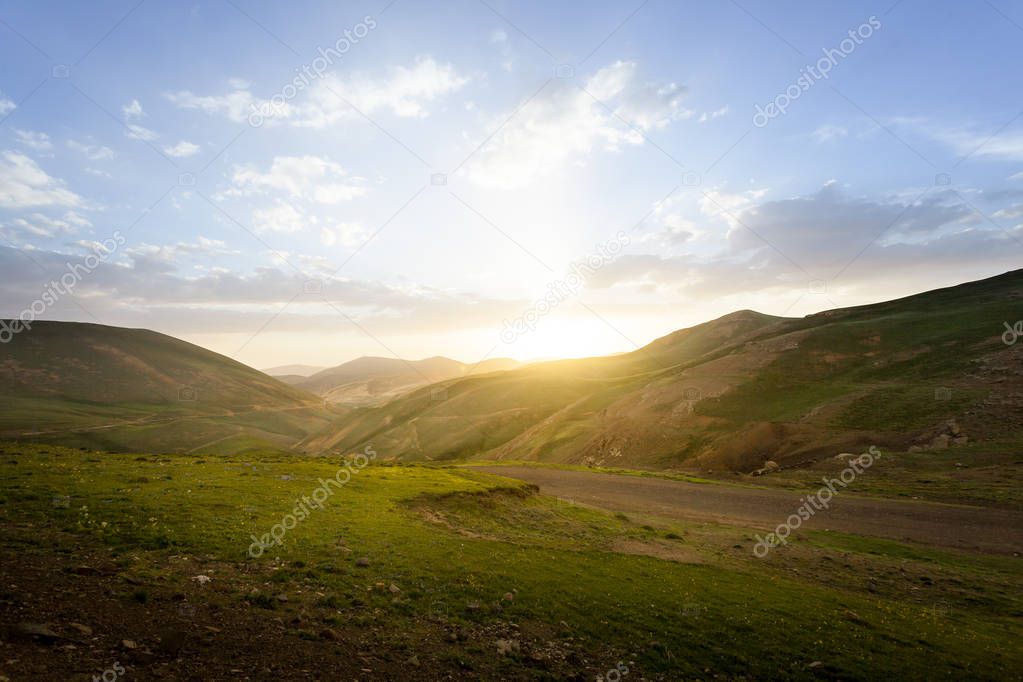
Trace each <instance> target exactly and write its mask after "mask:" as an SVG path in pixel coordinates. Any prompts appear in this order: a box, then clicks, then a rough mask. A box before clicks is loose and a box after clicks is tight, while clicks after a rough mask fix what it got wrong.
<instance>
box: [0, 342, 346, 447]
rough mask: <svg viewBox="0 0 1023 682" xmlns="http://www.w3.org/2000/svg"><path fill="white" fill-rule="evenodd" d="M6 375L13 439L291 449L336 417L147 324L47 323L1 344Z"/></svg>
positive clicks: (1, 426) (1, 400)
mask: <svg viewBox="0 0 1023 682" xmlns="http://www.w3.org/2000/svg"><path fill="white" fill-rule="evenodd" d="M0 381H2V382H3V385H4V390H3V392H2V395H0V411H2V416H0V434H2V435H3V436H5V437H31V438H34V439H40V440H46V441H53V442H62V443H82V444H87V445H95V446H102V447H105V448H108V449H122V448H135V449H139V448H142V449H153V448H157V447H159V448H162V449H167V450H169V451H183V450H189V449H192V448H195V447H197V446H201V445H203V444H204V443H207V442H210V441H217V442H220V443H223V444H224V445H223V449H228V450H230V449H246V448H248V447H274V448H282V447H283V448H287V447H290V445H292V444H293V443H294V442H295V441H296V440H299V439H301V438H304V437H307V436H309V435H310V434H312V433H314V432H315V431H317V430H319V429H321V428H323V427H324V426H326V423H327V419H328V418H329V417H330V415H329V413H327V412H325V411H324V410H323V408H322V401H320V400H318V399H317V398H316V397H315V396H312V395H310V394H308V393H305V392H304V391H301V390H299V389H296V388H293V387H290V386H287V385H286V384H283V383H281V382H280V381H277V380H276V379H273V378H271V377H269V376H267V375H265V374H263V373H262V372H258V371H256V370H254V369H252V368H250V367H247V366H245V365H243V364H241V363H239V362H236V361H234V360H231V359H230V358H227V357H224V356H222V355H218V354H216V353H213V352H211V351H208V350H205V349H203V348H200V347H198V346H195V345H192V344H190V343H186V342H184V341H181V340H179V339H175V338H172V337H170V336H165V335H163V334H158V333H156V332H152V331H148V330H144V329H122V328H119V327H108V326H103V325H96V324H82V323H75V322H37V323H35V324H33V326H32V329H31V330H30V331H24V332H22V333H20V334H18V335H16V336H15V337H14V338H13V339H12V340H11V342H10V343H7V344H4V345H3V346H2V347H0ZM185 425H187V428H183V426H185ZM232 442H233V444H234V445H237V446H238V447H237V448H232Z"/></svg>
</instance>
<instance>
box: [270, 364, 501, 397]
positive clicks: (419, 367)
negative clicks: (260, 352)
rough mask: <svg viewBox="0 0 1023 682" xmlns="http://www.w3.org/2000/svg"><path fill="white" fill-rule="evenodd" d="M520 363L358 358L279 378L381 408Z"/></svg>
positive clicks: (311, 389) (323, 392) (320, 392)
mask: <svg viewBox="0 0 1023 682" xmlns="http://www.w3.org/2000/svg"><path fill="white" fill-rule="evenodd" d="M519 364H520V363H519V362H517V361H515V360H511V359H509V358H494V359H491V360H484V361H483V362H480V363H478V364H475V365H470V364H465V363H462V362H458V361H457V360H452V359H450V358H445V357H432V358H426V359H425V360H414V361H407V360H399V359H397V358H380V357H361V358H358V359H356V360H352V361H351V362H346V363H344V364H343V365H338V366H337V367H331V368H329V369H324V370H321V371H319V372H316V373H315V374H312V375H311V376H296V373H289V374H288V375H285V376H280V377H278V378H279V379H280V380H281V381H283V382H285V383H287V384H290V385H292V386H295V387H296V388H300V389H302V390H305V391H309V392H310V393H314V394H316V395H318V396H320V397H322V398H324V399H326V400H327V401H329V402H331V403H337V404H340V405H350V406H370V405H381V404H383V403H385V402H387V401H388V400H391V399H393V398H396V397H398V396H400V395H403V394H405V393H408V392H409V391H411V390H413V389H415V388H418V387H420V386H424V385H426V384H432V383H436V382H438V381H446V380H448V379H454V378H457V377H464V376H469V375H472V374H486V373H488V372H499V371H504V370H508V369H514V368H516V367H518V366H519Z"/></svg>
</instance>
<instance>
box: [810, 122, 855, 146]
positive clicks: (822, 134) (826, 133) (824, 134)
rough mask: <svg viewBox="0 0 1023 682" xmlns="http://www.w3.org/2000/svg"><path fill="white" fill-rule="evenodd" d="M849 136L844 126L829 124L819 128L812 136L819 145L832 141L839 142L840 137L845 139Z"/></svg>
mask: <svg viewBox="0 0 1023 682" xmlns="http://www.w3.org/2000/svg"><path fill="white" fill-rule="evenodd" d="M848 134H849V131H848V130H847V129H846V128H843V127H842V126H837V125H831V124H830V123H827V124H825V125H822V126H820V127H819V128H817V129H816V130H815V131H813V133H811V135H812V136H813V139H814V140H816V141H817V142H818V143H819V144H823V143H825V142H830V141H831V140H837V139H838V138H840V137H845V136H847V135H848Z"/></svg>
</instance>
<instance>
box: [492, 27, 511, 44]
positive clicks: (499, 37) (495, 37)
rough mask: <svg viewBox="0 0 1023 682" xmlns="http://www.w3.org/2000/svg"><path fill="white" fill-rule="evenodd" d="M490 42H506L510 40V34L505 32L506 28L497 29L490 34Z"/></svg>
mask: <svg viewBox="0 0 1023 682" xmlns="http://www.w3.org/2000/svg"><path fill="white" fill-rule="evenodd" d="M490 42H492V43H494V44H499V43H506V42H508V34H507V33H505V31H504V29H502V28H499V29H495V30H494V31H493V32H492V33H491V34H490Z"/></svg>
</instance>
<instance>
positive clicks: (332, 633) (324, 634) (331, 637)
mask: <svg viewBox="0 0 1023 682" xmlns="http://www.w3.org/2000/svg"><path fill="white" fill-rule="evenodd" d="M320 637H321V638H322V639H325V640H327V641H329V642H340V641H341V635H339V634H338V633H337V631H336V630H332V629H331V628H324V629H323V630H321V631H320Z"/></svg>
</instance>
